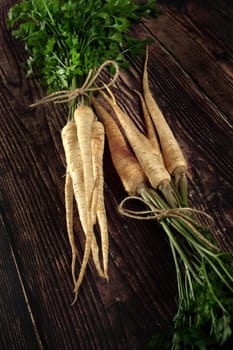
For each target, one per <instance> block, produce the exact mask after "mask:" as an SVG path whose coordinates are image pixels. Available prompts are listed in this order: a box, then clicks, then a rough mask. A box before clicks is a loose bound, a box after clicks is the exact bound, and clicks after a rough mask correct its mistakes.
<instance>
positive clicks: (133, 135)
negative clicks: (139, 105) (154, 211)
mask: <svg viewBox="0 0 233 350" xmlns="http://www.w3.org/2000/svg"><path fill="white" fill-rule="evenodd" d="M101 94H102V96H103V97H104V99H105V101H106V102H107V103H108V104H109V105H110V106H111V108H112V110H113V112H114V113H115V114H116V116H117V119H118V120H119V123H120V124H121V126H122V128H123V130H124V133H125V135H126V138H127V140H128V142H129V144H130V146H131V147H132V149H133V151H134V154H135V156H136V158H137V160H138V162H139V164H140V166H141V167H142V169H143V171H144V173H145V175H146V176H147V178H148V181H149V183H150V185H151V186H152V187H153V188H155V189H159V190H160V191H161V192H162V193H163V194H164V196H165V197H166V199H167V201H168V202H169V204H170V205H171V206H172V207H176V206H177V200H176V196H175V193H174V191H173V189H172V187H171V177H170V174H169V173H168V171H167V169H166V167H165V165H164V162H163V157H162V155H161V152H160V149H159V147H157V148H156V147H155V142H151V140H149V139H148V138H147V137H146V136H145V135H143V133H142V132H140V131H139V129H138V128H137V127H136V125H135V124H134V122H133V121H132V120H131V119H130V118H129V116H128V115H127V114H126V113H124V112H123V110H122V109H121V108H120V107H119V105H118V104H117V103H116V101H115V99H114V98H112V99H111V98H109V97H108V96H107V95H106V94H105V93H103V92H102V93H101Z"/></svg>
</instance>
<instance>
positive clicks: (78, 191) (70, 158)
mask: <svg viewBox="0 0 233 350" xmlns="http://www.w3.org/2000/svg"><path fill="white" fill-rule="evenodd" d="M61 136H62V142H63V147H64V151H65V157H66V162H67V173H68V174H69V176H70V178H71V180H72V188H73V193H74V196H75V201H76V204H77V207H78V212H79V218H80V222H81V225H82V228H83V231H84V233H85V235H86V236H87V203H86V197H85V191H84V177H83V169H82V159H81V153H80V148H79V144H78V139H77V128H76V124H75V123H74V122H68V123H67V124H66V125H65V126H64V128H63V129H62V132H61ZM70 178H67V181H68V185H67V184H66V191H65V192H66V211H67V216H66V217H67V231H68V235H69V240H70V244H71V250H72V277H73V280H74V281H75V285H76V283H77V280H76V277H75V259H76V258H74V252H76V246H75V242H74V238H73V227H72V222H71V212H72V203H71V200H72V199H71V197H72V192H71V191H70V185H71V183H70ZM93 236H94V235H93ZM91 248H92V255H93V260H94V264H95V266H96V269H97V272H98V274H99V275H100V276H103V272H102V269H101V265H100V262H99V256H98V246H97V242H96V239H95V236H94V237H93V240H92V246H91Z"/></svg>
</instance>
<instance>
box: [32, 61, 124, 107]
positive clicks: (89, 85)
mask: <svg viewBox="0 0 233 350" xmlns="http://www.w3.org/2000/svg"><path fill="white" fill-rule="evenodd" d="M108 65H113V66H114V67H115V70H116V72H115V74H114V76H113V78H112V79H111V81H110V82H109V83H108V84H104V83H103V85H102V86H95V87H93V85H94V83H95V81H96V80H97V78H98V77H99V76H100V74H101V73H102V71H103V69H104V68H105V67H106V66H108ZM118 76H119V65H118V64H117V63H116V62H115V61H112V60H107V61H105V62H104V63H103V64H102V65H101V66H100V67H99V68H98V69H97V71H95V70H93V69H91V70H90V71H89V73H88V75H87V77H86V80H85V81H84V83H83V85H82V86H81V87H79V88H76V89H74V90H61V91H56V92H53V93H51V94H49V95H47V96H45V97H43V98H42V99H40V100H39V101H37V102H35V103H33V104H31V105H30V107H35V106H38V105H41V104H44V103H49V102H54V103H65V102H69V101H71V100H73V99H75V98H76V97H78V96H81V95H87V94H88V92H91V91H100V90H103V89H106V88H109V87H110V86H111V85H113V84H114V83H115V81H116V80H117V78H118Z"/></svg>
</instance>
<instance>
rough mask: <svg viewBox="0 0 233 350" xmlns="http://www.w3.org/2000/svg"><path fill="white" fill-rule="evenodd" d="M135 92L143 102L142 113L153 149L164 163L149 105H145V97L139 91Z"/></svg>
mask: <svg viewBox="0 0 233 350" xmlns="http://www.w3.org/2000/svg"><path fill="white" fill-rule="evenodd" d="M134 92H135V93H136V94H137V95H138V97H139V99H140V102H141V106H142V112H143V116H144V121H145V126H146V133H147V137H148V139H149V140H150V141H151V143H152V144H153V147H154V148H155V149H156V150H157V151H158V155H160V158H161V162H163V156H162V153H161V150H160V145H159V141H158V137H157V135H156V131H155V128H154V124H153V122H152V120H151V116H150V114H149V111H148V108H147V105H146V103H145V100H144V97H143V96H142V94H141V93H140V92H139V91H138V90H134Z"/></svg>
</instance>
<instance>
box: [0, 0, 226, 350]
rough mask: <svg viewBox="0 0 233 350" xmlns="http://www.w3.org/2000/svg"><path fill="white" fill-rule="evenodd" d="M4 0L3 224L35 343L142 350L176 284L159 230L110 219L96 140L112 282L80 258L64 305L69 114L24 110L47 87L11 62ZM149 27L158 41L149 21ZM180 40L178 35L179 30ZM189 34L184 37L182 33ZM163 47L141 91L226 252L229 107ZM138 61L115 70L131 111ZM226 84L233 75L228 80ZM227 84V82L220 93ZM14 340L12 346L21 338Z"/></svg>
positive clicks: (111, 187) (113, 211) (171, 307)
mask: <svg viewBox="0 0 233 350" xmlns="http://www.w3.org/2000/svg"><path fill="white" fill-rule="evenodd" d="M12 3H13V1H6V0H5V1H4V11H3V12H1V23H0V40H1V43H2V45H1V55H0V66H1V67H2V68H1V70H0V84H1V96H0V122H1V128H0V184H1V190H2V192H3V195H4V213H5V214H4V221H5V222H6V223H7V227H8V230H9V232H11V242H12V247H13V249H14V254H15V256H16V261H17V265H18V266H19V267H20V274H21V275H22V276H23V281H24V288H25V292H26V295H27V297H28V303H29V305H30V309H31V312H32V314H33V317H34V320H35V325H36V327H37V329H38V332H39V334H40V338H41V340H42V344H43V346H44V347H45V348H48V349H58V350H59V349H62V350H63V349H81V350H85V349H87V350H92V349H93V350H94V349H95V350H105V349H106V350H110V349H116V350H118V349H119V350H126V349H127V350H128V349H145V347H146V343H147V341H148V339H149V338H150V336H151V334H153V332H154V330H155V327H163V326H164V325H165V324H167V322H168V321H169V320H171V319H172V317H173V315H174V313H175V298H174V295H176V280H175V275H174V268H173V264H172V258H171V255H170V252H169V249H168V245H167V242H166V239H165V237H164V233H163V232H162V231H161V229H160V227H159V226H158V225H157V224H156V223H154V222H136V221H132V220H130V219H126V218H123V217H120V216H119V214H118V212H117V203H119V201H120V200H121V199H122V198H123V197H124V196H125V193H124V191H123V189H122V186H121V185H119V179H118V177H117V175H116V173H115V171H114V169H113V166H112V163H111V160H110V156H109V151H108V148H107V147H106V151H105V163H104V164H105V165H104V166H105V169H104V170H105V198H106V205H107V214H108V219H109V233H110V271H109V272H110V281H109V283H108V284H106V283H105V282H104V281H102V280H100V279H99V278H97V276H96V272H95V269H94V266H93V264H92V263H90V264H89V266H88V269H87V274H86V276H85V279H84V283H83V285H82V287H81V290H80V295H79V299H78V303H77V304H75V305H74V306H71V305H70V303H71V301H72V284H71V275H70V260H71V257H70V248H69V244H68V239H67V235H66V228H65V210H64V190H63V186H64V173H65V167H64V152H63V149H62V144H61V139H60V131H61V128H62V127H63V125H64V123H65V120H66V113H67V109H66V108H65V107H64V106H57V107H56V108H54V107H53V106H52V105H48V106H46V107H45V106H43V107H37V108H35V109H31V108H29V107H28V105H29V104H30V103H32V102H33V101H35V100H36V99H38V98H40V97H42V96H43V95H44V94H45V91H44V90H43V89H42V88H41V86H40V84H39V83H38V81H37V80H36V79H29V80H25V78H24V72H23V70H22V68H21V67H20V65H19V62H20V61H23V60H24V59H25V53H24V50H23V47H22V45H21V44H20V43H19V42H17V41H16V40H14V39H12V37H11V36H10V33H9V32H8V31H6V23H5V21H6V17H5V16H6V9H7V7H8V6H10V5H11V4H12ZM163 18H164V17H163ZM166 18H167V17H166ZM156 21H157V20H156ZM161 25H162V24H161ZM181 27H182V26H181ZM148 30H150V31H151V30H152V29H151V28H149V27H148V22H146V23H145V26H137V28H136V29H135V35H137V36H138V37H140V36H141V37H145V36H146V35H147V34H148ZM152 34H153V35H154V37H155V39H156V38H157V30H156V28H155V27H153V33H152ZM191 34H192V33H191ZM191 34H190V35H191ZM186 39H187V42H188V34H186ZM190 40H191V42H193V38H192V36H191V39H190ZM214 40H216V39H214ZM169 45H170V43H169V40H168V43H167V44H166V43H165V42H164V43H162V44H161V43H159V42H158V41H155V43H154V45H153V46H152V47H151V49H150V63H149V71H150V77H152V78H151V79H150V82H151V87H152V90H153V93H154V95H155V97H156V98H157V99H158V102H159V104H160V106H161V108H162V110H163V111H164V113H165V115H166V117H167V119H168V121H169V123H170V124H171V125H172V128H173V129H174V131H175V134H176V135H177V137H178V139H179V141H180V142H181V145H182V148H183V149H184V151H185V154H186V156H187V158H188V161H189V186H190V203H191V204H192V205H194V206H196V207H197V208H200V209H204V210H205V211H207V212H208V213H209V214H211V215H212V216H213V217H214V219H215V221H216V225H215V228H214V234H215V235H216V237H217V238H218V240H219V241H220V242H221V244H222V246H223V247H224V248H226V249H230V248H231V247H232V242H233V239H232V236H231V235H232V231H233V230H232V227H233V223H232V217H233V216H232V214H233V212H232V210H233V205H232V201H231V191H232V187H233V182H232V170H233V169H232V164H233V162H232V149H231V147H229V145H231V144H232V140H233V139H232V128H231V125H232V124H231V122H232V121H231V119H229V116H228V115H226V114H225V113H224V112H223V110H224V109H225V108H228V104H226V105H224V104H223V107H221V106H220V103H219V104H218V102H217V101H216V100H214V99H213V102H212V101H211V100H210V99H209V98H208V96H209V95H208V94H207V95H205V92H203V89H202V90H201V89H200V88H199V87H198V85H197V84H196V80H195V79H192V77H191V75H187V74H186V71H188V70H187V69H186V68H185V69H184V67H183V61H180V62H179V61H178V60H176V59H174V55H173V53H172V54H171V53H169V50H168V48H169ZM211 60H213V61H214V58H213V57H211ZM185 62H187V61H185ZM185 62H184V64H185ZM211 62H212V61H211ZM213 64H214V63H212V65H213ZM142 66H143V57H138V58H137V59H135V60H134V61H132V68H131V69H130V70H128V71H127V72H124V73H122V74H121V77H120V80H119V82H118V90H116V93H117V95H116V96H117V98H118V99H119V101H120V104H121V105H122V107H124V108H125V109H126V110H127V111H128V112H129V113H133V114H134V115H137V114H140V106H139V101H138V100H137V99H136V98H135V95H134V94H133V92H132V90H130V89H131V88H135V87H136V88H137V89H140V85H141V72H142ZM212 67H213V66H212ZM185 70H186V71H185ZM203 74H206V75H205V76H206V78H209V75H211V74H210V72H209V71H204V73H203ZM223 74H224V75H226V72H223ZM203 79H204V78H203ZM218 79H219V78H218ZM226 79H228V80H229V81H230V79H231V78H230V76H228V75H227V76H226ZM218 82H219V84H220V86H221V84H222V82H221V81H220V80H218ZM199 85H200V86H201V84H199ZM229 91H230V90H227V88H226V89H225V90H224V93H225V94H227V93H228V92H229ZM139 117H140V116H139ZM75 234H76V238H77V243H78V254H79V263H80V261H81V257H82V254H83V246H84V237H83V233H82V232H81V229H80V224H79V220H78V216H77V213H76V216H75ZM168 281H169V282H168ZM21 293H22V290H21ZM0 297H1V295H0ZM6 322H7V329H5V330H4V336H5V338H7V337H9V329H10V322H9V321H6ZM13 342H14V345H15V348H19V341H18V340H17V339H16V340H15V339H13V340H12V343H13Z"/></svg>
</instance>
